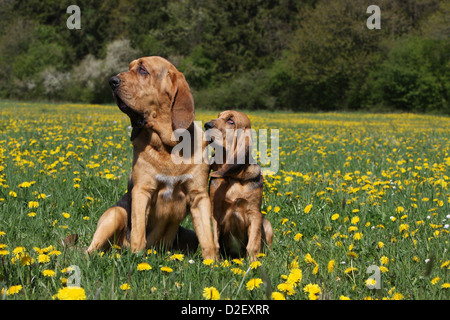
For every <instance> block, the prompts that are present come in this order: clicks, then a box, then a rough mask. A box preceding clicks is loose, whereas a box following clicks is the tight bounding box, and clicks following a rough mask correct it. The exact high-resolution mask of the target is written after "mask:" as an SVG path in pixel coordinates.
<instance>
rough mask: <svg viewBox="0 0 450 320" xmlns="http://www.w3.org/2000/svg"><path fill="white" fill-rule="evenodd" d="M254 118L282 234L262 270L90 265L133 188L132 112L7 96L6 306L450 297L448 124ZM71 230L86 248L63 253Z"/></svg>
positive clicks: (271, 208) (3, 165)
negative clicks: (96, 240)
mask: <svg viewBox="0 0 450 320" xmlns="http://www.w3.org/2000/svg"><path fill="white" fill-rule="evenodd" d="M217 113H218V112H216V111H203V110H198V111H197V112H196V120H199V121H202V122H203V123H204V122H206V121H208V120H210V119H213V118H215V117H216V116H217ZM247 114H248V115H249V118H250V119H251V121H252V127H253V128H254V129H257V130H258V129H263V128H266V129H279V137H280V141H279V161H280V167H279V170H278V171H277V172H273V173H272V174H270V175H266V176H265V177H264V198H263V206H262V212H263V214H265V215H266V217H267V218H268V219H269V220H270V221H271V223H272V226H273V228H274V241H273V244H272V246H271V248H270V249H269V250H268V251H266V252H265V254H263V255H261V256H260V257H259V259H258V261H257V262H253V263H251V262H250V261H249V260H248V259H247V258H243V259H234V260H229V259H225V258H224V259H222V260H221V261H210V260H205V261H203V260H202V257H201V254H200V250H197V252H196V253H194V254H192V255H183V254H181V253H179V252H170V251H162V250H159V248H153V249H149V250H148V251H146V252H144V253H142V254H132V253H131V252H130V251H129V250H127V249H121V248H112V249H111V250H110V251H107V252H98V253H95V254H92V255H91V256H86V255H85V253H84V250H85V248H87V246H88V245H89V243H90V241H91V239H92V235H93V233H94V231H95V229H96V225H97V221H98V218H99V217H100V215H101V214H102V213H103V212H104V211H105V210H106V209H107V208H108V207H110V206H111V205H113V204H114V203H115V202H116V201H117V200H118V199H119V198H120V196H121V195H122V194H123V193H124V192H125V191H126V180H127V176H128V172H129V170H130V167H131V160H132V159H131V155H132V149H131V143H130V141H129V134H130V128H129V125H130V124H129V120H128V118H127V117H126V115H125V114H123V113H121V112H120V111H119V109H118V108H117V107H116V106H108V105H88V104H45V103H22V102H11V101H0V290H1V294H0V297H1V298H2V299H8V300H9V299H17V300H23V299H33V300H35V299H48V300H51V299H88V300H91V299H105V300H106V299H119V300H121V299H158V300H159V299H196V300H197V299H198V300H204V299H221V300H223V299H244V300H246V299H287V300H308V299H311V300H316V299H323V300H328V299H332V300H338V299H351V300H361V299H407V300H418V299H436V300H445V299H449V297H450V294H449V290H450V275H449V269H450V257H449V252H448V248H449V247H450V246H449V223H450V189H449V184H450V118H449V117H444V116H434V115H415V114H367V113H288V112H280V113H267V112H262V111H254V112H248V113H247ZM183 225H185V226H187V227H189V228H192V224H191V221H190V218H188V219H186V221H184V222H183ZM71 234H77V235H78V242H77V243H76V244H75V245H67V244H64V243H63V242H62V240H63V239H65V238H66V237H67V236H68V235H71ZM72 284H76V285H77V286H75V287H74V286H72Z"/></svg>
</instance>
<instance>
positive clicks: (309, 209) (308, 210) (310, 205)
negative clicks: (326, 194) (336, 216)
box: [303, 203, 313, 213]
mask: <svg viewBox="0 0 450 320" xmlns="http://www.w3.org/2000/svg"><path fill="white" fill-rule="evenodd" d="M312 206H313V205H312V203H311V204H308V205H307V206H306V207H305V209H303V212H304V213H310V212H311V209H312Z"/></svg>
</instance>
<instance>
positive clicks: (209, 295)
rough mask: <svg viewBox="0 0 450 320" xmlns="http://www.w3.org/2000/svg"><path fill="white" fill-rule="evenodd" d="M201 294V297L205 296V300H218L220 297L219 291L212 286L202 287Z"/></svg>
mask: <svg viewBox="0 0 450 320" xmlns="http://www.w3.org/2000/svg"><path fill="white" fill-rule="evenodd" d="M202 296H203V298H205V299H207V300H219V299H220V293H219V291H218V290H217V289H216V288H214V287H205V288H203V294H202Z"/></svg>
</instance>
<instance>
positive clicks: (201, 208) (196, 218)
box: [191, 192, 218, 260]
mask: <svg viewBox="0 0 450 320" xmlns="http://www.w3.org/2000/svg"><path fill="white" fill-rule="evenodd" d="M191 216H192V224H193V226H194V230H195V233H196V234H197V238H198V242H199V244H200V247H201V249H202V256H203V259H214V260H216V259H217V253H218V252H217V251H218V248H216V245H215V243H214V237H213V232H212V230H211V202H210V200H209V196H208V194H207V193H206V192H205V193H199V194H197V195H196V196H194V197H193V199H192V200H191Z"/></svg>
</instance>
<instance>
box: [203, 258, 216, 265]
mask: <svg viewBox="0 0 450 320" xmlns="http://www.w3.org/2000/svg"><path fill="white" fill-rule="evenodd" d="M213 263H214V259H205V260H203V264H204V265H205V266H210V265H212V264H213Z"/></svg>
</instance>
